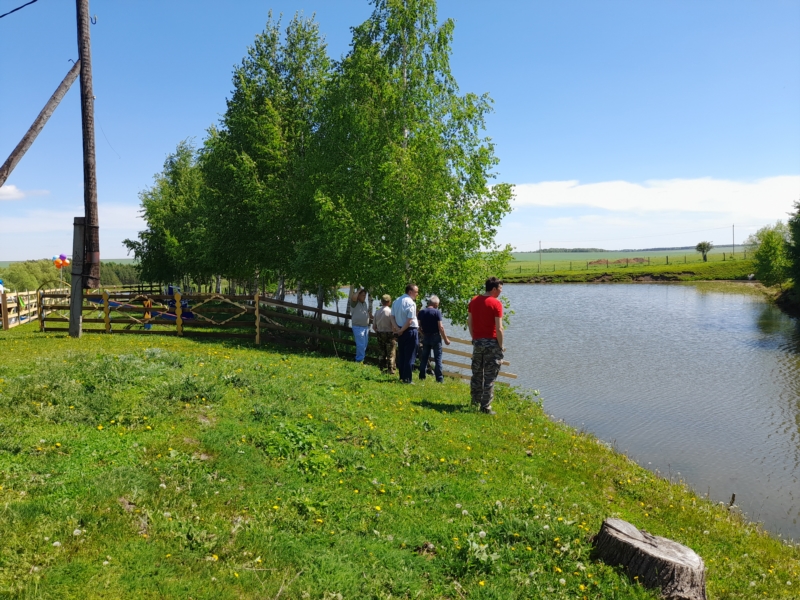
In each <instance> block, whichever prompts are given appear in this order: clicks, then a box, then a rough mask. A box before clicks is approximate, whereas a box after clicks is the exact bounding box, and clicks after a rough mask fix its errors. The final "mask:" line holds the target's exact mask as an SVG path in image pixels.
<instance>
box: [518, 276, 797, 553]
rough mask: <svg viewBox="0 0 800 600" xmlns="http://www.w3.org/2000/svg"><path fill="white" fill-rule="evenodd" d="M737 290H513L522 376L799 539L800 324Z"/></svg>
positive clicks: (619, 439) (553, 409)
mask: <svg viewBox="0 0 800 600" xmlns="http://www.w3.org/2000/svg"><path fill="white" fill-rule="evenodd" d="M732 289H735V288H732ZM721 290H722V291H721ZM724 290H725V288H724V286H720V285H713V286H708V287H706V286H704V285H702V284H700V285H681V284H678V285H675V284H629V285H625V284H616V285H598V284H586V285H582V284H566V285H506V286H505V289H504V293H505V295H506V296H507V297H508V298H509V300H510V301H511V305H512V309H513V310H514V311H515V314H514V315H513V317H512V324H511V326H510V327H509V329H508V331H507V341H506V346H507V355H506V356H507V359H508V360H509V361H510V362H511V367H509V370H510V371H512V372H515V373H518V374H519V379H517V383H518V384H519V385H520V386H523V387H525V388H529V389H538V390H540V392H541V395H542V397H543V398H544V408H545V410H546V411H547V412H548V413H550V414H552V415H553V416H554V417H556V418H558V419H563V420H564V421H566V422H567V423H570V424H571V425H573V426H575V427H577V428H579V429H584V430H586V431H589V432H591V433H593V434H595V435H596V436H597V437H599V438H600V439H602V440H605V441H607V442H609V443H612V444H614V445H615V447H616V448H617V449H618V450H620V451H622V452H625V453H626V454H628V455H629V456H630V457H631V458H633V459H634V460H636V461H637V462H638V463H639V464H641V465H643V466H645V467H647V468H648V469H651V470H653V471H656V470H657V471H658V472H660V473H661V474H662V475H665V476H667V477H669V476H670V475H671V476H672V477H673V478H680V479H683V480H685V481H686V482H687V483H688V484H689V485H690V486H691V487H692V488H693V489H695V490H696V491H697V492H698V493H701V494H706V493H709V492H710V494H711V498H712V499H713V500H715V501H724V502H726V503H727V502H729V501H730V498H731V494H734V493H735V494H736V504H737V505H738V506H739V507H741V509H742V510H743V511H744V512H745V513H746V514H747V515H748V517H749V518H750V519H752V520H755V521H760V522H763V523H764V525H765V527H766V528H767V529H769V530H770V531H773V532H775V533H780V534H782V535H783V536H784V537H789V538H794V539H800V519H799V517H800V434H799V433H798V428H800V322H798V321H797V320H795V319H792V318H790V317H788V316H786V315H784V314H783V313H781V311H780V310H778V309H776V308H775V307H774V306H772V305H770V304H768V303H767V302H765V301H764V300H763V299H762V298H761V297H760V296H759V295H757V294H756V295H754V294H746V293H744V294H743V293H735V292H734V293H725V291H724Z"/></svg>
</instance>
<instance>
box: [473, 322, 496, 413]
mask: <svg viewBox="0 0 800 600" xmlns="http://www.w3.org/2000/svg"><path fill="white" fill-rule="evenodd" d="M502 362H503V351H502V350H501V349H500V345H499V344H498V343H497V340H496V339H494V338H491V339H490V338H481V339H478V340H473V341H472V379H471V380H470V384H469V387H470V392H471V393H472V403H473V404H479V405H480V407H481V408H482V409H483V410H489V409H491V408H492V400H494V380H495V379H497V374H498V373H499V372H500V365H501V364H502Z"/></svg>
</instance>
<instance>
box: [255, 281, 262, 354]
mask: <svg viewBox="0 0 800 600" xmlns="http://www.w3.org/2000/svg"><path fill="white" fill-rule="evenodd" d="M254 300H255V303H256V346H260V345H261V312H260V310H259V302H258V292H256V295H255V298H254Z"/></svg>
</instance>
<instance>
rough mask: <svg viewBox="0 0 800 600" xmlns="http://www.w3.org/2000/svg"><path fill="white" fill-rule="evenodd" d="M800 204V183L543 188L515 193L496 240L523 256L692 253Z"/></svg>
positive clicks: (565, 184) (525, 187) (799, 179)
mask: <svg viewBox="0 0 800 600" xmlns="http://www.w3.org/2000/svg"><path fill="white" fill-rule="evenodd" d="M797 200H800V176H794V175H787V176H780V177H769V178H764V179H759V180H756V181H730V180H722V179H712V178H702V179H670V180H652V181H646V182H644V183H632V182H628V181H605V182H600V183H590V184H581V183H580V182H578V181H544V182H541V183H527V184H522V185H517V186H516V198H515V200H514V204H513V206H514V211H513V212H512V213H511V214H510V215H509V216H508V217H507V218H506V219H505V221H504V222H503V225H502V227H501V228H500V231H499V234H498V241H499V242H501V243H509V244H511V245H512V246H514V247H515V248H517V249H518V250H521V251H525V250H535V249H536V248H537V247H538V243H539V240H541V241H542V247H543V248H548V247H565V248H570V247H571V248H576V247H600V248H607V249H621V248H652V247H672V246H690V245H693V244H696V243H697V242H698V241H700V240H701V239H707V240H710V241H713V242H714V243H716V244H718V245H720V244H728V243H730V240H731V237H732V234H733V231H732V228H731V225H732V224H735V225H736V227H735V236H736V243H737V244H739V243H741V242H742V241H743V240H744V239H745V238H746V237H747V235H748V234H749V233H752V232H753V231H755V230H756V229H757V228H759V227H762V226H764V225H766V224H768V223H774V222H775V221H776V220H778V219H783V220H786V218H787V213H788V212H790V211H791V210H793V206H794V202H795V201H797Z"/></svg>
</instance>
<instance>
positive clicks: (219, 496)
mask: <svg viewBox="0 0 800 600" xmlns="http://www.w3.org/2000/svg"><path fill="white" fill-rule="evenodd" d="M467 394H468V388H467V387H466V386H465V385H464V384H462V383H458V382H448V383H446V384H444V385H437V384H436V383H434V382H431V381H427V382H425V383H424V384H422V383H419V384H417V385H415V386H403V385H400V384H398V383H397V382H396V381H395V380H394V379H390V378H388V377H385V376H383V375H381V374H380V373H379V372H378V371H377V370H376V369H375V368H373V367H369V366H358V365H355V364H353V363H345V362H341V361H338V360H335V359H330V358H323V357H315V356H312V355H300V354H290V353H286V352H283V351H277V350H270V349H268V348H251V347H246V346H240V347H234V346H227V345H223V344H219V343H204V342H197V341H190V340H184V339H179V338H168V337H153V338H143V337H142V336H123V335H120V336H85V337H84V338H83V339H82V340H79V341H73V340H69V339H68V338H64V337H62V336H57V335H54V334H49V335H42V334H39V333H35V332H34V330H33V329H32V328H31V327H30V326H23V327H19V328H17V329H15V330H12V331H11V332H5V333H0V486H1V487H0V506H2V507H3V508H2V509H3V518H2V519H0V539H2V540H3V543H2V544H0V596H3V597H12V598H13V597H20V598H22V597H42V598H71V597H76V596H80V597H82V598H157V597H158V598H160V597H170V598H171V597H175V598H178V597H180V598H187V597H191V598H265V597H266V598H277V597H282V598H326V599H334V598H390V597H391V598H412V597H413V598H417V597H420V598H453V599H456V598H587V599H588V598H592V599H606V598H612V599H616V598H619V599H622V598H656V597H657V596H656V595H655V594H653V593H652V592H649V591H646V590H644V589H642V588H641V587H640V586H638V585H637V584H636V583H632V582H630V581H629V580H628V579H627V578H626V577H625V576H624V575H623V574H622V573H620V572H619V571H618V570H616V569H613V568H611V567H608V566H605V565H602V564H600V563H597V562H594V561H593V560H592V558H591V556H590V537H591V535H592V534H593V533H596V532H597V530H598V529H599V527H600V523H601V522H602V519H603V518H605V517H608V516H612V515H614V516H620V517H621V518H624V519H626V520H629V521H631V522H632V523H634V524H635V525H637V526H639V527H642V528H645V529H647V530H648V531H650V532H652V533H654V534H658V535H663V536H666V537H669V538H672V539H675V540H678V541H680V542H682V543H684V544H687V545H688V546H690V547H692V548H694V549H695V550H696V551H697V552H698V553H699V554H700V555H701V556H702V557H703V558H704V559H705V561H706V564H707V567H708V587H709V597H710V598H754V597H768V598H793V597H797V590H798V587H799V586H800V574H799V572H800V550H798V548H797V547H789V546H787V545H785V544H782V543H781V542H780V541H778V540H776V539H774V538H771V537H769V536H768V535H766V534H764V533H763V532H761V531H760V530H759V529H758V528H757V527H756V526H754V525H749V524H746V523H744V522H743V521H742V520H741V519H740V518H739V517H738V516H737V514H736V513H735V511H734V512H729V511H728V510H727V509H726V508H725V507H722V506H715V505H712V504H711V503H709V502H707V501H705V500H703V499H701V498H699V497H697V496H696V495H694V494H693V493H691V492H690V491H689V490H687V489H686V488H685V487H684V486H682V485H677V484H670V483H668V482H666V481H664V480H662V479H659V478H657V477H655V476H654V475H653V474H652V473H650V472H649V471H647V470H645V469H642V468H640V467H638V466H637V465H635V464H634V463H632V462H631V461H629V460H628V459H627V458H625V457H624V456H621V455H619V454H616V453H615V452H613V451H612V450H610V449H609V448H608V447H606V446H605V445H604V444H602V443H599V442H598V441H597V440H595V439H594V438H592V437H591V436H589V435H584V434H581V433H578V432H576V431H574V430H572V429H570V428H568V427H566V426H564V425H562V424H558V423H553V422H552V421H550V420H549V419H548V418H547V416H546V415H545V414H544V413H543V411H542V409H541V407H540V405H539V404H538V403H537V401H536V400H537V398H536V397H535V396H532V397H531V398H524V397H521V396H518V395H516V394H514V393H513V392H512V391H511V390H510V389H508V388H502V389H501V390H499V392H498V399H497V401H496V409H497V411H498V415H497V416H496V417H487V416H485V415H482V414H479V413H475V412H473V411H471V410H469V409H468V408H467V403H468V402H467V398H468V396H467ZM787 582H791V585H790V584H788V583H787Z"/></svg>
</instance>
